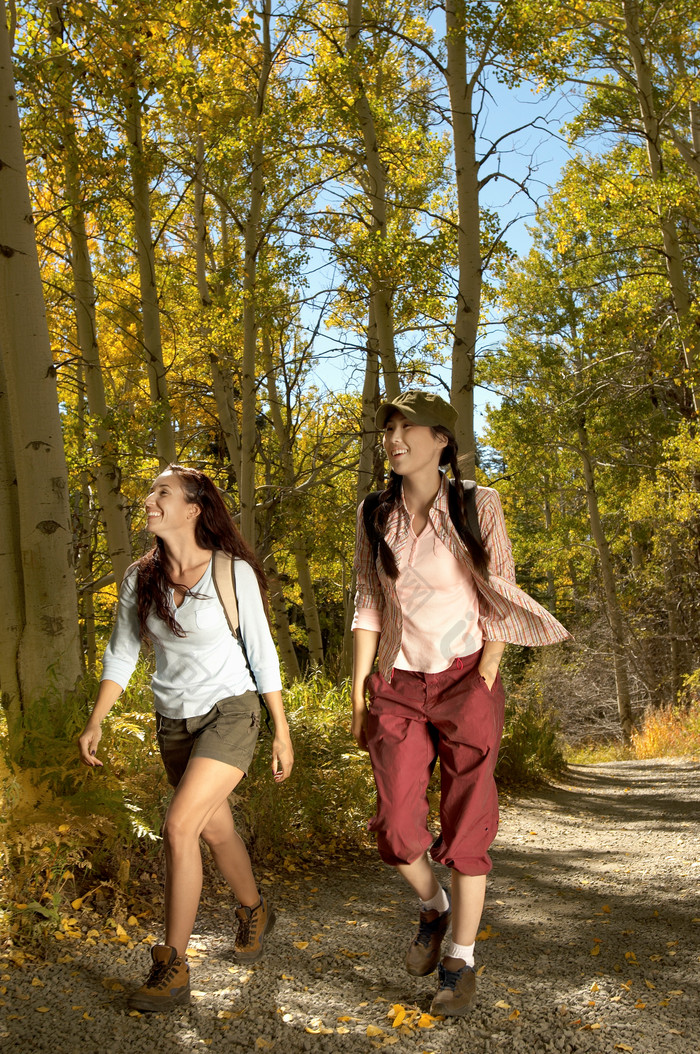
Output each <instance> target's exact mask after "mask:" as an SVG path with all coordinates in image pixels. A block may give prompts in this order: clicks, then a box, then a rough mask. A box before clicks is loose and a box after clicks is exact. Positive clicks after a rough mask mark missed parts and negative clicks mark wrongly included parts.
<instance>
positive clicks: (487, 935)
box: [476, 923, 501, 941]
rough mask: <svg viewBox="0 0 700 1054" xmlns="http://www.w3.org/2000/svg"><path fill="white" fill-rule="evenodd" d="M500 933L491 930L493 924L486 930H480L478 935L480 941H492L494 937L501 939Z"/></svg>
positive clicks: (489, 924)
mask: <svg viewBox="0 0 700 1054" xmlns="http://www.w3.org/2000/svg"><path fill="white" fill-rule="evenodd" d="M500 936H501V935H500V933H499V932H498V931H497V930H492V929H491V923H488V925H487V926H486V929H484V930H480V931H479V933H477V935H476V939H477V940H478V941H490V940H491V938H492V937H500Z"/></svg>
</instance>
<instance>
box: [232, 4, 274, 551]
mask: <svg viewBox="0 0 700 1054" xmlns="http://www.w3.org/2000/svg"><path fill="white" fill-rule="evenodd" d="M260 16H261V20H262V36H263V51H262V56H261V60H260V73H259V76H258V85H257V95H256V100H255V113H254V122H255V136H256V138H255V140H254V142H253V144H252V147H251V159H252V162H251V172H250V206H249V209H248V215H247V216H246V219H245V224H244V230H243V361H242V363H241V459H240V470H239V473H238V494H239V499H240V505H241V533H242V534H243V537H244V538H245V539H246V541H247V542H248V543H249V544H250V545H255V454H256V444H257V435H258V431H257V399H256V385H255V364H256V359H257V344H258V315H257V279H258V271H257V268H258V251H259V248H260V233H261V232H260V221H261V218H262V208H263V196H264V194H265V183H264V179H263V162H264V157H265V152H264V148H263V138H262V137H263V131H262V127H261V123H262V122H261V120H260V119H261V117H262V115H263V111H264V109H265V101H266V95H267V87H268V83H269V79H270V70H271V68H272V45H271V40H270V19H271V13H270V0H262V5H261V11H260Z"/></svg>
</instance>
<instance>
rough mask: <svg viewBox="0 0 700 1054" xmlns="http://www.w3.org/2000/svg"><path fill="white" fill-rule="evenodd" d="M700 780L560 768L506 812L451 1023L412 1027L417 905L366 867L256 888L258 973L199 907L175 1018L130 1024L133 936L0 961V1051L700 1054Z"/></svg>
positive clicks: (220, 919)
mask: <svg viewBox="0 0 700 1054" xmlns="http://www.w3.org/2000/svg"><path fill="white" fill-rule="evenodd" d="M699 775H700V764H698V763H693V762H687V761H686V762H683V761H681V762H678V761H650V762H623V763H618V762H615V763H611V764H604V765H595V766H573V767H571V768H570V770H569V771H568V772H567V774H566V776H565V778H564V779H563V780H562V782H560V783H559V784H557V785H556V786H551V787H547V788H545V789H543V790H538V791H537V792H533V793H531V794H529V795H528V796H527V797H519V798H514V799H512V800H510V801H506V802H504V803H503V808H502V818H501V830H500V832H499V836H498V840H497V843H496V845H495V847H494V852H493V857H494V871H493V873H492V877H491V880H490V883H489V891H488V895H487V902H486V910H485V913H484V919H483V930H482V935H481V936H482V940H481V941H480V942H479V943H478V944H477V967H478V968H481V969H480V976H479V981H478V1001H477V1003H476V1005H475V1007H474V1009H473V1011H472V1012H471V1013H470V1014H469V1015H468V1016H467V1017H465V1018H462V1019H456V1020H448V1021H434V1020H430V1019H426V1018H423V1019H422V1024H424V1025H425V1024H428V1025H430V1026H431V1027H429V1028H424V1027H418V1021H419V1020H421V1018H420V1015H419V1011H420V1012H423V1013H425V1012H426V1011H427V1010H428V1009H429V1006H430V999H431V996H432V993H433V990H434V986H435V980H434V978H411V977H409V976H408V975H407V974H406V973H405V970H404V968H403V956H404V952H405V947H406V943H407V940H408V939H409V938H410V935H411V934H412V932H413V930H414V928H415V925H416V921H417V913H416V906H415V904H414V902H413V900H412V897H411V895H410V894H409V893H407V892H406V890H405V888H404V886H403V885H402V883H401V882H400V880H399V879H398V876H396V875H395V874H394V873H393V871H391V869H389V868H386V867H384V866H383V865H382V864H381V863H380V861H379V859H378V857H376V856H375V855H374V854H373V853H372V854H370V853H367V854H358V855H357V856H354V857H352V858H349V859H346V860H344V861H343V863H342V864H336V863H331V864H326V865H325V866H321V865H320V864H319V865H318V866H316V865H314V866H312V865H310V864H309V865H303V864H297V865H294V864H290V863H288V864H287V865H286V866H285V865H282V866H281V867H280V868H279V869H278V872H277V874H276V875H275V876H274V877H273V876H270V877H268V878H265V879H264V881H265V883H266V888H267V889H268V891H269V892H270V895H271V897H272V898H273V899H274V903H275V905H276V908H277V912H278V922H277V926H276V929H275V931H274V935H273V938H272V940H271V941H270V944H269V950H268V954H267V957H266V958H265V959H264V960H262V961H261V962H260V963H258V964H256V965H255V966H253V967H248V968H241V967H238V966H236V965H234V964H233V962H232V960H231V958H230V953H231V947H232V943H233V942H232V931H231V929H230V928H229V927H230V924H229V917H230V916H229V913H228V912H224V911H223V909H222V908H221V904H222V898H221V897H218V898H216V897H214V896H213V895H212V896H211V897H208V898H207V899H206V900H205V902H204V903H203V908H202V911H201V913H200V916H199V918H198V921H197V927H198V928H197V931H196V934H195V936H194V937H193V939H192V942H191V948H192V949H193V952H194V954H192V955H191V964H192V970H193V989H194V995H193V999H192V1005H191V1006H190V1007H189V1008H187V1009H186V1010H185V1011H176V1012H175V1013H171V1014H167V1015H166V1014H163V1015H143V1016H130V1014H129V1011H128V1009H127V1008H126V1004H125V992H126V991H128V990H129V988H131V987H133V984H134V981H135V980H138V982H139V983H140V981H141V979H142V976H143V974H144V972H145V970H146V969H147V961H148V949H147V943H146V942H147V938H148V934H147V932H146V931H145V930H144V929H142V928H140V926H135V925H131V926H129V925H128V924H127V925H126V926H125V929H124V931H122V933H121V934H120V933H119V931H116V930H115V928H114V924H113V923H111V924H110V922H109V921H108V920H104V919H103V920H102V921H101V923H100V924H99V926H98V928H96V929H95V930H93V935H92V936H91V937H89V938H88V940H87V941H86V937H87V934H83V937H82V939H81V940H78V939H71V937H70V936H68V937H67V938H66V939H65V940H63V941H60V942H59V941H57V942H56V945H55V952H53V953H52V954H51V955H50V956H49V957H48V958H47V959H45V960H40V959H31V958H28V957H27V958H25V959H24V960H22V958H21V957H19V960H17V958H15V960H14V961H13V960H12V959H11V957H10V956H8V955H7V954H5V955H4V956H2V957H0V1004H1V1005H0V1014H1V1015H2V1017H0V1047H2V1049H3V1050H4V1049H6V1050H8V1051H9V1050H11V1049H12V1050H18V1051H21V1052H24V1051H31V1052H39V1051H51V1052H52V1054H74V1052H78V1051H80V1052H81V1054H93V1052H97V1051H100V1052H101V1054H104V1052H111V1051H113V1052H114V1054H117V1052H118V1054H122V1052H124V1051H128V1052H129V1054H140V1052H142V1051H143V1052H149V1054H151V1052H153V1054H160V1052H163V1054H165V1052H168V1054H172V1052H175V1054H177V1052H178V1051H182V1050H207V1049H208V1050H211V1051H217V1052H218V1051H222V1052H223V1051H230V1052H233V1054H239V1052H240V1054H243V1052H245V1054H248V1052H250V1054H258V1052H265V1051H270V1052H283V1054H296V1052H301V1051H312V1052H322V1054H325V1052H336V1051H337V1052H339V1054H342V1052H346V1051H347V1052H371V1051H373V1050H374V1049H381V1048H382V1047H384V1046H392V1047H393V1050H394V1051H395V1054H404V1052H405V1054H409V1052H410V1054H481V1052H486V1051H507V1052H508V1054H510V1052H526V1051H527V1052H534V1054H536V1052H539V1051H552V1052H576V1054H578V1052H605V1054H613V1052H615V1051H631V1052H634V1054H641V1052H647V1054H652V1052H653V1054H665V1052H669V1054H670V1052H671V1051H673V1052H674V1054H676V1052H682V1054H686V1052H690V1054H700V1014H699V1013H698V1006H699V1003H700V983H699V975H700V940H699V939H698V935H699V934H700V903H699V902H698V896H697V894H698V878H699V875H700V823H699V820H700V809H699V808H698V802H699V799H700V781H699V780H698V776H699ZM211 892H212V894H213V893H214V891H213V890H212V891H211ZM217 904H218V906H219V907H218V912H217V910H216V908H217ZM84 922H85V920H84V919H83V918H80V917H79V918H78V919H77V925H78V926H81V925H83V924H84ZM149 925H155V924H154V923H149ZM155 932H158V931H155ZM109 938H112V939H111V940H110V939H109ZM90 942H92V943H90ZM399 1007H403V1008H405V1010H406V1011H407V1014H406V1017H405V1018H404V1024H403V1025H400V1026H398V1027H396V1028H394V1027H392V1016H389V1015H393V1014H395V1013H396V1012H397V1011H398V1012H399V1013H400V1010H399Z"/></svg>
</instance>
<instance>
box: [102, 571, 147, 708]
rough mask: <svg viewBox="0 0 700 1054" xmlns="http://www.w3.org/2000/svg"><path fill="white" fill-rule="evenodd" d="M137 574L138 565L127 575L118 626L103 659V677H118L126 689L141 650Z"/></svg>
mask: <svg viewBox="0 0 700 1054" xmlns="http://www.w3.org/2000/svg"><path fill="white" fill-rule="evenodd" d="M136 576H137V571H136V568H135V567H133V568H129V570H128V571H127V572H126V574H125V575H124V581H123V582H122V584H121V587H120V589H119V604H118V606H117V617H116V619H115V622H114V629H113V630H112V635H111V637H110V638H109V644H108V645H107V647H106V648H105V653H104V656H103V659H102V680H103V681H114V682H115V683H116V684H118V685H120V686H121V688H122V689H124V688H126V686H127V685H128V683H129V681H130V680H131V675H132V673H133V672H134V670H135V669H136V663H137V662H138V658H139V653H140V651H141V639H140V637H139V617H138V598H137V593H136Z"/></svg>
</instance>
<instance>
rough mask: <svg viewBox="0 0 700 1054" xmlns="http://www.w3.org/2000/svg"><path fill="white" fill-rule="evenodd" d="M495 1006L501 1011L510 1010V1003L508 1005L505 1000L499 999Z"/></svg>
mask: <svg viewBox="0 0 700 1054" xmlns="http://www.w3.org/2000/svg"><path fill="white" fill-rule="evenodd" d="M493 1005H494V1006H497V1007H499V1008H500V1009H501V1010H510V1003H506V1001H505V999H499V1000H498V1002H497V1003H494V1004H493Z"/></svg>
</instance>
